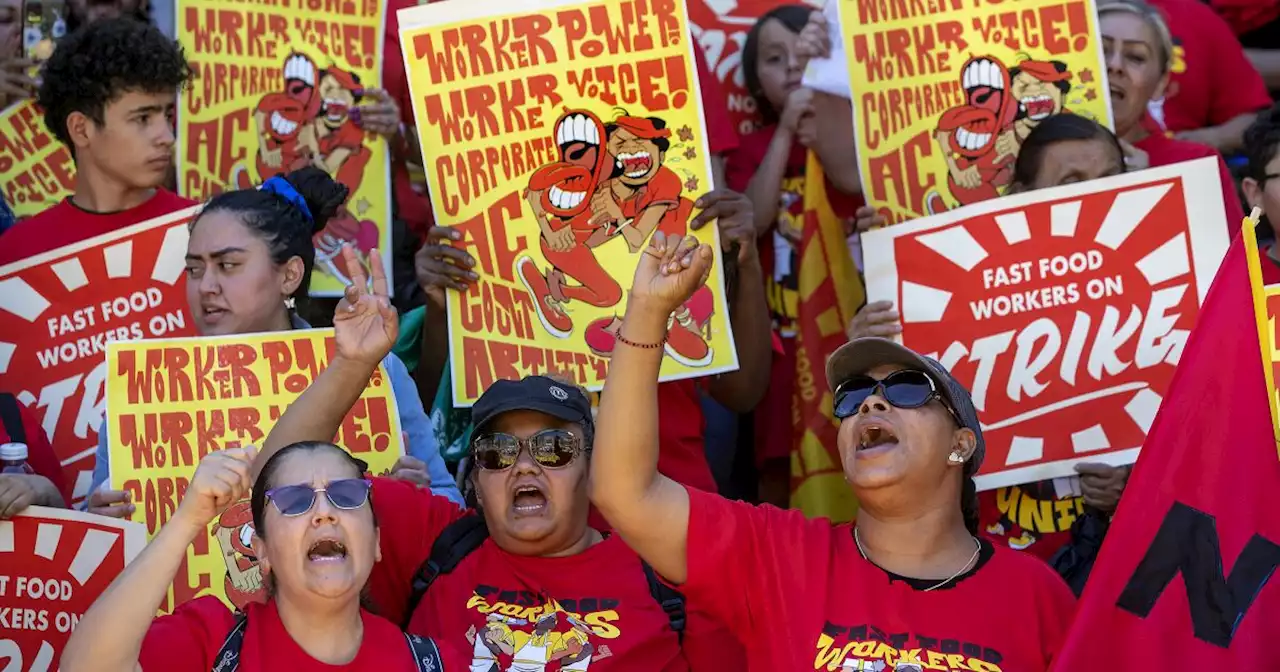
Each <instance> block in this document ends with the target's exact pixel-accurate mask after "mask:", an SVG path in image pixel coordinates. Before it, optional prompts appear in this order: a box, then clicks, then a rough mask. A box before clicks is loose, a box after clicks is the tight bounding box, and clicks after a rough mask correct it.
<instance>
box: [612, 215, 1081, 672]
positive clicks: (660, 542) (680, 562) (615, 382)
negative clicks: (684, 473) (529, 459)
mask: <svg viewBox="0 0 1280 672" xmlns="http://www.w3.org/2000/svg"><path fill="white" fill-rule="evenodd" d="M710 267H711V250H710V249H709V248H707V247H706V246H705V245H702V246H698V245H697V241H694V240H690V239H684V240H681V239H679V238H677V237H670V238H665V239H664V238H663V237H662V236H661V235H657V236H654V237H653V238H652V239H651V242H650V246H649V247H648V249H646V250H645V253H644V254H643V255H642V256H641V259H640V264H639V266H638V267H637V269H636V275H635V280H634V282H633V284H632V288H631V297H630V299H629V300H628V302H627V314H626V317H625V319H624V320H623V325H622V329H621V333H620V335H619V338H618V344H619V347H618V349H617V350H616V351H615V352H614V354H613V361H612V362H611V363H610V367H609V378H608V380H607V381H606V383H605V389H604V393H603V394H602V396H601V403H600V412H599V415H598V417H597V431H596V446H597V448H596V451H595V455H594V456H593V458H592V465H591V481H590V483H591V498H592V501H593V502H594V503H595V505H596V506H597V507H598V508H599V509H600V511H601V513H603V514H604V516H605V518H606V519H607V520H608V521H609V523H610V524H611V525H612V526H613V529H614V530H615V531H616V532H617V533H618V534H620V535H621V536H622V538H623V539H624V540H625V541H626V542H627V544H628V545H629V546H631V548H633V549H635V551H636V552H637V553H639V555H640V557H642V558H644V559H645V560H646V561H647V562H648V563H649V564H651V565H652V566H653V567H654V569H655V570H657V571H658V573H659V574H661V575H662V576H663V577H665V578H666V579H668V580H670V581H672V582H673V583H674V584H675V585H677V586H679V589H680V590H681V591H682V592H683V593H684V594H685V596H686V597H688V599H689V600H690V601H695V600H696V601H697V602H698V603H700V604H703V605H705V606H706V607H707V608H708V609H709V610H710V611H711V614H712V616H713V617H716V618H718V619H719V620H721V621H723V622H724V623H727V624H729V626H730V628H732V629H733V630H734V632H735V634H736V635H737V636H738V639H739V640H740V641H742V642H743V644H744V645H746V647H747V657H748V660H750V661H751V669H759V670H799V669H813V667H818V666H823V665H826V666H827V668H828V669H837V667H838V666H844V667H845V668H847V669H855V670H864V669H894V668H893V667H888V668H886V667H885V666H886V665H888V666H895V665H896V666H898V669H903V668H902V665H904V664H906V665H911V664H916V665H917V666H928V667H929V668H930V669H938V670H983V671H986V672H995V671H1002V672H1013V671H1023V670H1045V669H1047V668H1048V667H1049V663H1050V661H1051V659H1052V658H1053V656H1054V654H1055V653H1056V652H1057V650H1058V646H1059V644H1060V642H1061V640H1062V637H1063V635H1064V634H1065V631H1066V628H1067V624H1068V622H1069V621H1070V619H1071V615H1072V611H1073V609H1074V600H1073V598H1072V596H1071V593H1070V591H1069V590H1068V589H1067V587H1066V585H1065V584H1064V583H1063V582H1062V580H1061V579H1060V578H1059V577H1057V576H1056V575H1054V573H1053V571H1052V570H1050V569H1049V568H1048V567H1047V566H1045V565H1044V564H1043V563H1041V562H1039V561H1038V560H1035V559H1033V558H1030V557H1026V556H1022V555H1019V554H1017V553H1013V552H1011V551H1008V550H1007V549H1001V548H995V547H993V546H992V545H991V544H990V543H989V542H986V541H983V540H980V539H979V538H978V537H977V536H976V535H977V525H978V515H977V496H976V493H975V490H974V485H973V479H972V476H973V474H974V473H975V472H977V470H978V468H979V466H980V465H981V463H982V457H983V440H982V429H981V427H980V426H979V424H978V419H977V413H976V411H975V409H974V406H973V402H972V400H971V399H970V397H969V392H968V391H967V390H965V389H964V387H963V386H961V385H960V384H959V383H958V382H956V380H955V379H954V378H952V377H951V376H950V374H948V373H947V371H946V370H945V369H944V368H943V367H942V366H941V365H940V364H938V363H937V362H936V361H934V360H931V359H928V358H925V357H922V356H920V355H918V354H916V353H914V352H911V351H910V350H907V349H906V348H904V347H902V346H899V345H897V344H895V343H893V342H892V341H889V340H885V339H878V338H864V339H858V340H855V341H852V342H850V343H848V344H846V345H844V346H842V347H841V348H840V349H839V350H837V351H836V353H835V354H834V355H832V357H831V359H830V360H829V361H828V364H827V372H826V373H827V380H828V381H830V382H831V383H832V389H831V394H832V395H833V397H834V410H835V416H836V417H837V418H839V419H840V429H839V452H840V456H841V462H842V466H843V470H844V475H845V480H846V481H848V482H849V484H850V487H852V489H853V492H854V494H855V495H856V496H857V498H858V502H859V511H858V517H857V521H856V522H855V523H854V525H852V526H850V525H832V524H831V523H830V522H829V521H827V520H825V519H817V520H809V519H807V518H805V517H804V515H803V514H802V513H800V512H798V511H783V510H779V509H776V508H773V507H771V506H752V505H749V504H746V503H743V502H734V501H729V500H726V499H724V498H722V497H719V496H717V495H714V494H710V493H705V492H701V491H698V490H695V489H692V488H685V487H682V486H680V485H679V484H677V483H675V482H673V481H671V480H669V479H667V478H665V477H663V476H662V475H660V474H658V473H657V470H656V469H655V464H656V460H657V453H658V444H657V432H656V429H657V423H658V415H657V405H656V403H655V402H654V399H655V396H656V393H655V389H656V386H657V382H658V369H659V365H660V364H661V359H662V342H663V340H664V339H665V337H666V315H668V314H669V313H670V312H671V310H672V309H673V308H674V307H675V306H677V305H679V303H680V302H681V301H683V300H684V299H685V297H687V296H689V294H690V293H692V292H693V291H695V290H696V289H697V288H698V287H700V286H701V285H702V284H703V283H704V282H705V281H706V277H707V275H708V273H709V272H710ZM997 595H1006V596H1016V599H1009V600H1005V601H1001V602H1000V603H999V604H998V605H997V604H991V599H992V597H993V596H997ZM877 665H878V667H877Z"/></svg>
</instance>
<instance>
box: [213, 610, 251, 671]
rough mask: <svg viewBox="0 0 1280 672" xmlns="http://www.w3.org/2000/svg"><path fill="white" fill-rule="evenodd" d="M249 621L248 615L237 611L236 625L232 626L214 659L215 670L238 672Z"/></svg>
mask: <svg viewBox="0 0 1280 672" xmlns="http://www.w3.org/2000/svg"><path fill="white" fill-rule="evenodd" d="M248 622H249V617H248V616H247V615H245V614H244V613H242V612H236V627H234V628H231V633H230V634H228V635H227V638H226V639H225V640H223V642H222V648H220V649H218V655H217V656H215V657H214V659H213V672H236V670H238V669H240V649H241V647H243V646H244V630H245V624H246V623H248Z"/></svg>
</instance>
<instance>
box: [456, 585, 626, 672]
mask: <svg viewBox="0 0 1280 672" xmlns="http://www.w3.org/2000/svg"><path fill="white" fill-rule="evenodd" d="M527 597H531V595H530V594H528V593H521V594H520V595H518V596H517V595H515V594H513V593H511V592H500V591H497V590H496V589H493V588H488V587H483V586H482V587H480V588H477V590H476V592H475V593H474V594H473V595H472V596H471V599H470V600H468V601H467V609H468V610H470V611H475V612H477V613H480V614H484V618H485V620H484V624H483V625H482V626H480V627H476V626H474V625H473V626H472V627H471V628H470V629H469V630H468V631H467V635H466V636H467V641H468V642H469V643H470V644H471V645H472V659H471V668H470V670H471V672H547V671H551V670H575V671H579V672H581V671H585V670H588V669H590V667H591V663H592V661H594V660H600V659H602V658H608V657H610V656H612V655H613V653H612V652H611V651H610V650H609V645H608V643H607V642H608V641H609V640H614V639H617V638H618V637H619V636H620V635H621V634H622V631H621V630H620V629H619V627H618V620H619V615H618V612H617V610H616V609H615V607H616V606H617V600H608V599H591V600H587V599H584V600H580V604H576V605H570V604H568V603H567V602H566V603H562V602H558V601H556V600H554V599H552V600H542V599H536V600H526V599H524V598H527ZM504 598H509V599H504ZM527 604H532V605H533V606H526V605H527ZM575 606H576V607H578V608H579V609H581V610H582V611H581V612H575V611H572V610H571V608H572V607H575Z"/></svg>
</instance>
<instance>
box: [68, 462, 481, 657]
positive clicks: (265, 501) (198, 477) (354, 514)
mask: <svg viewBox="0 0 1280 672" xmlns="http://www.w3.org/2000/svg"><path fill="white" fill-rule="evenodd" d="M256 454H257V451H256V449H254V448H253V447H249V448H232V449H228V450H221V451H217V452H214V453H210V454H208V455H207V456H205V458H204V459H202V460H201V461H200V465H199V466H198V467H197V468H196V473H195V475H194V476H193V477H192V478H191V483H190V485H188V486H187V490H186V493H185V495H184V496H183V498H182V503H181V504H180V505H179V506H178V510H177V511H176V512H174V514H173V517H171V518H170V519H169V521H168V522H166V523H165V524H164V526H163V527H161V528H160V531H159V533H157V534H156V537H155V539H153V540H152V541H151V543H149V544H147V546H146V548H144V549H143V551H142V553H141V554H140V555H139V556H138V557H137V559H135V560H134V561H133V562H132V563H130V564H129V566H128V567H127V568H125V570H124V572H123V573H122V574H121V575H120V576H119V577H117V578H116V580H115V581H113V582H112V583H111V585H110V586H109V587H108V588H107V590H106V592H104V593H103V594H102V596H101V597H99V598H98V600H97V601H96V602H94V604H93V606H92V607H91V608H90V609H89V611H88V612H86V613H85V615H84V616H83V617H82V618H81V619H80V622H79V623H78V624H77V625H76V629H75V633H74V634H73V635H72V637H71V639H70V641H68V643H67V648H66V649H65V650H64V651H63V653H62V662H61V669H63V670H65V671H66V672H80V671H82V670H83V671H86V672H87V671H90V670H92V671H93V672H113V671H119V672H132V671H133V670H137V669H142V670H166V671H172V672H186V671H190V672H207V671H208V670H211V669H229V670H235V669H242V670H350V671H352V672H355V671H356V670H373V669H377V670H387V671H388V672H398V671H404V672H413V671H415V670H416V671H420V672H436V671H437V670H439V669H440V666H441V665H442V664H443V663H442V661H441V659H440V652H439V651H438V650H437V649H436V647H435V644H434V643H432V642H431V641H430V640H424V639H422V638H417V637H414V638H410V637H407V636H406V635H404V634H403V633H401V632H400V630H399V628H397V627H396V626H395V625H393V624H392V623H390V622H388V621H386V620H383V619H382V618H379V617H378V616H375V615H374V614H372V613H370V612H368V611H365V610H364V609H362V608H361V606H360V598H361V593H362V592H363V590H364V586H365V583H366V581H367V580H368V578H369V574H370V572H372V570H373V566H374V563H376V562H377V561H378V560H379V559H380V558H381V554H380V552H379V549H378V520H377V518H376V517H375V516H374V513H373V507H372V505H371V504H370V501H369V498H370V495H369V481H368V479H366V478H365V472H366V471H367V469H368V465H366V464H365V463H364V462H362V461H360V460H358V459H356V458H354V457H352V456H351V455H349V454H347V453H346V452H345V451H343V450H342V449H340V448H338V447H337V446H334V445H332V444H329V443H324V442H307V443H296V444H293V445H291V446H287V447H285V448H284V449H283V450H280V451H278V452H276V453H275V455H273V456H272V458H271V459H270V460H268V461H266V463H265V464H263V465H262V468H261V470H260V472H259V474H258V477H257V479H256V480H254V481H251V480H250V468H251V465H252V463H253V459H254V456H255V455H256ZM251 483H252V491H253V492H252V500H251V509H252V512H253V530H254V536H253V541H252V545H253V553H254V555H255V556H256V557H257V559H258V562H259V565H260V566H261V567H262V571H263V575H264V577H265V582H266V584H267V593H268V595H269V597H268V598H267V601H266V603H265V604H264V603H258V602H252V603H250V604H248V605H247V606H246V608H245V611H244V612H234V613H233V612H232V611H230V610H229V609H227V607H226V606H224V605H223V604H222V601H221V600H219V599H218V598H217V597H215V596H205V597H200V598H196V599H195V600H192V601H190V602H186V603H184V604H181V605H178V606H177V608H175V609H174V611H173V613H172V614H171V615H168V616H161V617H160V618H155V613H156V609H157V607H158V605H160V604H161V602H162V601H163V600H164V599H165V597H166V594H167V592H168V590H169V585H170V584H171V583H172V582H173V579H174V576H175V575H176V574H177V573H178V570H179V569H180V568H182V567H183V566H184V565H185V560H186V557H187V547H188V546H190V545H191V544H192V543H193V542H194V541H195V540H196V539H197V538H198V537H201V536H204V535H206V534H208V527H209V523H211V522H212V521H213V520H214V519H215V518H217V517H218V515H220V514H221V513H222V512H223V511H224V510H226V509H227V507H229V506H231V505H232V504H235V503H236V502H238V501H240V500H241V499H242V498H243V497H245V496H247V495H249V494H250V493H249V491H250V484H251ZM153 619H154V620H153ZM451 662H452V664H453V665H459V664H461V661H451ZM450 669H453V668H450Z"/></svg>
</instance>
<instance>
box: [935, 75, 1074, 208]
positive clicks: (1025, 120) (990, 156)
mask: <svg viewBox="0 0 1280 672" xmlns="http://www.w3.org/2000/svg"><path fill="white" fill-rule="evenodd" d="M960 78H961V85H962V87H963V89H964V94H965V104H963V105H959V106H956V107H953V108H951V109H949V110H947V111H946V112H945V113H943V115H942V116H941V117H940V118H939V119H938V128H937V131H936V135H935V139H936V140H937V142H938V145H939V146H940V147H941V149H942V155H943V156H944V157H946V161H947V187H948V191H949V193H950V195H951V197H952V198H953V199H955V200H956V201H957V202H958V203H959V204H960V205H962V206H963V205H970V204H973V203H977V202H979V201H985V200H987V199H990V198H996V197H998V196H1000V195H1001V194H1002V193H1004V190H1005V188H1007V187H1008V186H1009V184H1010V183H1011V182H1012V181H1013V164H1014V161H1015V160H1016V159H1017V156H1018V150H1019V149H1020V148H1021V147H1022V141H1023V140H1025V139H1026V137H1027V136H1028V135H1030V134H1031V131H1032V130H1034V129H1035V127H1036V126H1038V125H1039V124H1040V122H1041V121H1044V120H1045V119H1047V118H1049V117H1050V116H1052V115H1055V114H1058V113H1059V112H1064V111H1066V97H1067V93H1068V92H1070V91H1071V84H1070V80H1071V72H1069V71H1068V70H1067V64H1066V63H1064V62H1062V61H1036V60H1031V59H1024V60H1022V61H1019V62H1018V63H1017V64H1016V65H1015V66H1014V67H1012V68H1009V67H1006V66H1005V64H1004V63H1002V62H1001V61H1000V59H998V58H995V57H991V56H974V57H973V58H970V59H969V61H968V62H967V63H965V66H964V67H963V68H962V69H961V75H960ZM926 206H927V207H928V209H929V212H930V214H938V213H939V212H944V211H946V210H947V209H948V206H947V204H946V200H945V199H943V198H942V196H941V195H940V194H938V193H937V192H933V193H931V194H930V195H929V197H928V198H927V199H926Z"/></svg>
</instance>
